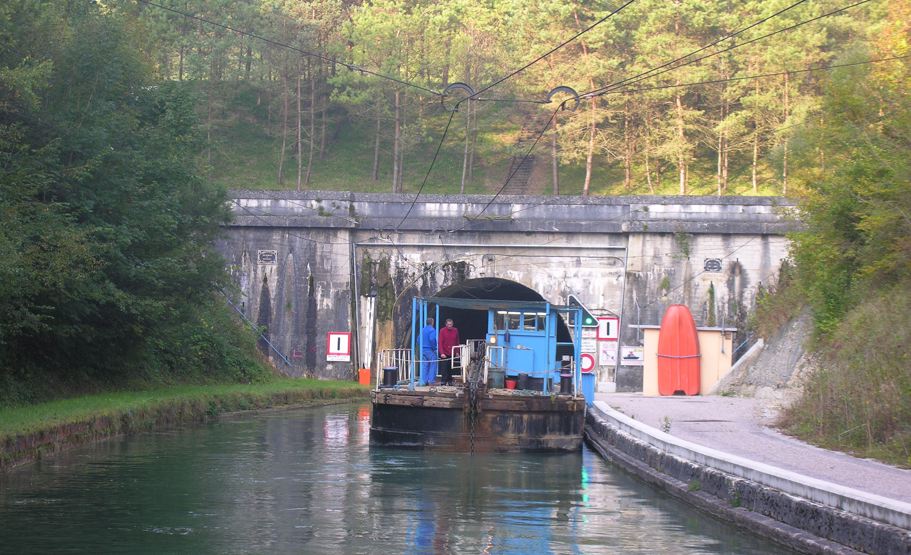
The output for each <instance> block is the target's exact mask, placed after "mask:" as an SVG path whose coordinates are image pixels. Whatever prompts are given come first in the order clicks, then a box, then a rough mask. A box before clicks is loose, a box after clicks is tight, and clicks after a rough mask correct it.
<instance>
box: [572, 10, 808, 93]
mask: <svg viewBox="0 0 911 555" xmlns="http://www.w3.org/2000/svg"><path fill="white" fill-rule="evenodd" d="M804 2H807V0H799V1H798V2H795V3H793V4H791V5H790V6H787V7H785V8H783V9H781V10H778V11H777V12H775V13H773V14H771V15H769V16H767V17H763V18H762V19H760V20H759V21H756V22H754V23H751V24H750V25H748V26H746V27H744V28H743V29H740V30H739V31H735V32H733V33H730V34H728V35H725V36H723V37H721V38H719V39H717V40H714V41H712V42H710V43H708V44H706V45H705V46H703V47H701V48H699V49H698V50H694V51H692V52H690V53H688V54H685V55H683V56H680V57H679V58H675V59H673V60H670V61H668V62H665V63H663V64H661V65H660V66H657V67H653V68H651V69H649V70H646V71H643V72H642V73H639V74H637V75H633V76H632V77H627V78H626V79H623V80H622V81H617V82H614V83H611V84H610V85H606V86H605V87H602V89H604V88H608V87H615V86H619V85H622V84H624V83H627V82H630V81H633V80H639V79H640V78H642V79H644V78H645V77H646V76H648V74H649V73H652V72H654V71H658V70H660V69H664V68H665V67H667V66H669V65H671V64H674V63H677V62H679V61H681V60H684V59H686V58H689V57H690V56H694V55H696V54H698V53H700V52H702V51H704V50H707V49H709V48H711V47H713V46H715V45H716V44H718V43H721V42H724V41H726V40H728V39H732V38H734V37H736V36H737V35H740V34H742V33H745V32H746V31H749V30H750V29H752V28H753V27H757V26H759V25H762V24H763V23H765V22H766V21H768V20H770V19H772V18H773V17H777V16H779V15H781V14H783V13H785V12H787V11H788V10H791V9H793V8H796V7H797V6H799V5H801V4H803V3H804ZM599 90H601V89H595V90H594V91H592V92H589V93H586V94H592V93H593V92H596V91H599ZM583 96H585V95H583Z"/></svg>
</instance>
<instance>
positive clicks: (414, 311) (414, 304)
mask: <svg viewBox="0 0 911 555" xmlns="http://www.w3.org/2000/svg"><path fill="white" fill-rule="evenodd" d="M417 309H418V299H417V297H412V298H411V379H410V380H409V384H408V389H409V391H414V370H415V363H416V362H417V359H416V358H415V356H414V344H415V337H414V333H415V331H416V330H417V326H416V325H415V319H416V318H417Z"/></svg>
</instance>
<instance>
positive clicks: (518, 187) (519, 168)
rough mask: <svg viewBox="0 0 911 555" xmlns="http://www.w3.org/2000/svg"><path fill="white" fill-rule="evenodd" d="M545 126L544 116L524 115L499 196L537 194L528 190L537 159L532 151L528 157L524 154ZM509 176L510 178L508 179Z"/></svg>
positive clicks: (537, 114) (537, 146)
mask: <svg viewBox="0 0 911 555" xmlns="http://www.w3.org/2000/svg"><path fill="white" fill-rule="evenodd" d="M545 125H547V119H546V116H544V114H541V113H533V112H528V113H526V114H524V117H523V123H522V130H521V131H519V137H518V138H517V139H516V142H515V143H514V144H513V147H512V149H513V152H515V154H514V155H513V157H512V159H511V160H510V161H509V168H508V169H507V170H506V174H505V175H504V176H503V183H505V186H504V187H503V191H502V192H501V194H503V195H529V194H535V193H537V192H538V191H532V190H530V189H531V176H532V173H534V170H535V162H536V161H537V158H538V157H537V156H536V155H535V152H534V151H532V152H531V153H529V154H528V156H526V155H525V154H526V153H528V152H529V149H530V148H531V146H532V145H533V144H534V143H535V139H538V136H539V135H540V133H541V129H543V128H544V126H545ZM541 143H542V140H538V144H537V145H536V147H535V150H540V149H541V147H542V144H541ZM510 176H512V177H511V178H510ZM507 180H508V182H507Z"/></svg>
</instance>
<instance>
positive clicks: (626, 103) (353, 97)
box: [111, 0, 882, 195]
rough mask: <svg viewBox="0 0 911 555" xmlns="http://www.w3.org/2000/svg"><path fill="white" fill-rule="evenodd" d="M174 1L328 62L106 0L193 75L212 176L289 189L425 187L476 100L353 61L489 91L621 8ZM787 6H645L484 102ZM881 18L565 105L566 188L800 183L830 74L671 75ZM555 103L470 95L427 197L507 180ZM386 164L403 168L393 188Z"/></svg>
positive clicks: (536, 180) (629, 68)
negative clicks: (824, 78)
mask: <svg viewBox="0 0 911 555" xmlns="http://www.w3.org/2000/svg"><path fill="white" fill-rule="evenodd" d="M170 1H171V0H169V2H170ZM169 5H170V4H169ZM173 5H174V6H175V8H177V9H180V10H185V11H187V12H189V13H192V14H196V15H199V16H200V17H203V18H206V19H209V20H212V21H215V22H218V23H229V24H231V25H232V26H235V27H237V28H242V29H249V30H251V31H253V32H255V33H257V34H258V35H261V36H265V37H269V38H272V39H274V40H276V41H279V42H282V43H285V44H290V45H292V46H294V47H296V48H300V49H302V50H306V51H309V52H316V53H319V54H320V55H322V56H324V58H323V59H317V58H315V57H302V56H300V55H299V53H298V52H294V51H292V50H288V49H284V48H279V47H277V46H275V45H273V44H269V43H267V42H265V41H260V40H255V39H252V38H250V37H243V36H237V35H234V34H232V33H230V32H227V31H226V30H224V29H221V28H219V27H217V26H212V25H207V24H204V23H201V22H198V21H192V20H188V19H185V18H182V17H181V16H179V15H177V14H175V13H172V12H167V11H165V10H161V9H158V8H155V7H153V6H146V5H140V6H135V5H133V4H129V3H125V4H118V5H116V6H115V7H113V8H111V9H113V10H115V11H118V12H121V13H123V14H125V15H127V16H128V19H129V20H130V22H131V25H135V26H136V27H137V28H138V30H139V31H138V32H139V33H140V34H141V35H142V40H141V41H138V42H139V44H140V45H141V47H142V50H143V52H145V53H146V54H145V57H146V59H147V60H148V61H149V63H150V64H151V65H152V66H153V69H154V72H155V75H156V76H157V77H158V78H159V79H161V80H164V81H173V80H177V81H182V82H185V83H186V82H191V86H192V87H193V88H195V89H196V90H198V91H199V92H200V93H201V94H200V96H199V98H200V103H199V105H198V109H199V113H200V114H201V115H203V116H204V119H205V130H206V135H207V139H206V145H205V156H204V159H205V163H206V164H207V165H208V166H210V167H211V168H212V170H213V171H212V175H213V177H214V178H215V179H217V180H218V181H219V182H221V183H222V184H225V185H228V186H231V187H257V188H289V187H292V186H294V185H292V183H294V184H295V185H296V179H293V178H292V176H295V174H296V172H297V169H298V168H301V171H302V173H305V174H306V175H307V176H309V182H307V183H305V184H304V186H305V187H307V188H310V189H337V190H355V191H389V190H393V191H398V190H399V188H404V190H409V191H413V190H416V189H417V187H418V185H419V184H420V183H421V181H422V180H423V179H424V176H425V173H426V170H427V167H428V159H429V158H430V157H432V156H433V154H434V151H435V148H436V144H437V141H438V140H439V139H440V137H441V135H442V130H443V128H444V126H445V125H446V122H447V121H448V118H449V115H450V114H449V112H448V110H449V109H452V108H453V107H454V106H455V104H456V103H457V102H458V101H459V100H460V99H463V97H461V96H460V95H458V94H453V95H451V96H450V97H448V98H446V99H445V101H444V102H443V103H442V104H441V103H440V102H439V99H438V98H437V97H435V96H434V95H433V94H432V93H431V92H428V91H421V90H417V89H414V88H410V87H404V86H401V85H399V84H396V83H393V82H391V81H388V80H381V79H379V78H377V77H375V76H374V75H371V74H369V73H366V72H364V73H362V72H360V71H358V70H357V69H356V67H355V66H357V67H363V68H366V69H367V70H370V71H371V72H379V73H382V74H385V75H388V76H391V77H393V78H395V79H399V80H402V81H407V82H410V83H414V84H416V85H419V86H421V87H425V88H426V89H430V91H441V90H443V89H444V88H445V87H446V86H447V85H449V84H451V83H453V82H457V81H458V82H465V83H468V84H469V85H471V86H472V87H473V88H474V89H475V90H480V89H482V88H484V87H486V86H487V85H488V84H491V83H494V82H496V81H498V80H499V79H500V78H501V77H503V76H505V75H508V74H509V73H510V71H511V70H513V69H515V68H518V67H521V66H523V65H525V64H526V63H527V62H528V61H530V60H532V59H534V58H535V57H536V56H537V55H539V54H543V53H545V52H547V51H548V50H550V49H551V48H552V47H553V46H554V45H555V44H559V43H561V42H563V41H564V40H566V39H567V38H568V37H570V36H573V35H575V34H576V33H578V32H579V31H580V30H581V29H584V28H587V27H588V26H590V25H591V24H593V23H594V22H596V21H599V20H601V19H602V18H603V17H604V16H605V15H607V14H608V13H609V11H610V10H611V9H614V8H616V6H608V5H606V4H604V3H591V2H557V1H551V0H547V1H543V2H542V1H540V0H535V1H531V0H516V1H513V2H500V3H496V2H494V3H490V2H488V3H483V2H482V3H478V2H469V1H466V0H448V1H446V2H431V3H414V2H403V1H401V0H371V1H366V2H339V1H337V0H320V1H315V2H306V3H299V2H290V1H287V0H256V1H254V2H245V3H236V2H234V3H232V2H227V1H226V0H182V1H181V2H176V3H174V4H173ZM780 9H781V6H778V5H777V4H775V3H769V2H764V3H763V2H743V3H739V4H731V3H721V2H706V1H691V2H660V1H658V0H643V1H640V2H636V3H633V4H631V5H630V6H629V7H627V8H625V9H624V10H623V11H622V12H620V13H618V14H617V15H616V16H614V17H611V18H610V19H607V20H606V21H604V22H602V23H601V24H599V25H597V26H595V27H594V28H592V29H591V30H590V31H588V32H587V33H585V34H584V35H583V36H581V37H579V38H578V39H577V40H574V41H572V42H570V43H569V44H567V45H566V46H565V47H563V48H560V49H558V50H556V51H554V52H552V53H550V54H549V55H548V56H547V58H546V59H545V60H543V61H542V62H540V63H536V64H534V65H532V66H530V67H528V68H526V69H525V70H523V71H521V72H519V73H517V74H516V75H514V76H512V77H510V78H509V79H507V80H505V81H503V82H501V83H499V84H497V85H496V88H494V89H491V90H490V91H489V92H486V93H485V95H484V96H485V97H487V98H488V99H491V98H500V99H509V98H522V99H540V98H543V97H544V96H545V95H546V94H547V93H548V91H550V90H552V89H553V88H554V87H557V86H560V85H567V86H571V87H573V88H575V89H576V90H577V91H579V92H584V91H588V90H592V89H596V88H598V87H601V86H605V85H608V84H612V83H616V82H618V81H622V80H624V79H626V78H629V77H632V76H634V75H637V74H639V73H641V72H643V71H646V70H648V69H650V68H653V67H656V66H660V65H662V64H664V63H666V62H668V61H669V60H670V59H672V58H674V57H675V56H681V55H683V54H685V53H687V52H690V51H693V50H696V49H698V48H699V47H700V46H702V45H706V44H709V43H711V42H712V41H715V40H717V39H720V38H721V37H723V36H724V35H725V34H727V33H730V32H732V31H733V30H735V29H738V28H741V27H743V26H744V25H745V24H746V23H747V22H753V21H756V20H758V19H759V18H761V17H764V16H769V15H771V14H773V13H775V12H776V11H778V10H780ZM822 12H823V9H822V8H821V7H820V6H818V5H812V4H804V5H800V6H796V7H795V8H794V9H790V10H788V11H787V12H785V13H783V14H781V15H779V16H777V17H776V19H775V21H777V22H779V24H780V25H781V26H782V27H786V26H788V25H793V24H796V23H798V22H801V21H805V20H807V19H809V18H811V17H814V16H818V15H820V14H821V13H822ZM881 19H882V13H881V9H879V8H874V7H872V6H871V5H864V6H858V7H857V8H852V9H851V11H850V12H848V15H845V16H843V17H827V18H823V19H820V20H818V21H816V22H814V23H812V24H809V25H806V26H798V27H796V28H794V29H792V30H790V31H788V32H786V33H783V34H781V35H779V36H778V37H776V38H775V39H772V40H763V41H758V42H756V43H754V44H751V45H750V46H749V47H748V48H742V49H737V50H733V51H731V52H729V53H725V54H724V55H720V56H713V57H711V58H707V59H706V60H705V61H704V62H700V63H696V64H690V65H683V66H680V67H676V68H674V69H673V71H668V72H666V73H662V74H661V75H655V76H652V77H651V78H648V79H647V80H646V81H644V82H642V84H635V85H633V84H630V88H632V89H634V91H633V92H629V93H627V94H621V93H620V91H616V94H609V95H606V96H603V97H600V98H598V99H596V100H593V101H586V102H583V103H582V104H581V105H580V106H579V107H578V109H576V110H574V111H570V110H565V111H560V112H559V113H558V114H557V116H556V119H555V121H554V125H553V126H552V127H551V129H552V132H553V133H554V135H555V136H556V140H557V143H558V145H557V147H558V148H557V158H558V159H557V165H558V175H559V181H560V185H559V191H560V192H561V193H562V194H631V193H652V194H679V193H685V194H703V195H704V194H744V193H748V194H765V195H768V194H782V193H791V192H793V189H794V185H792V186H791V191H789V190H787V188H786V187H787V182H786V179H785V174H786V173H787V166H788V157H789V154H790V153H791V151H792V150H793V148H794V144H795V143H796V142H799V141H797V140H796V139H795V138H794V136H795V133H796V132H798V131H799V130H800V129H801V126H802V125H803V124H804V123H806V122H807V121H810V120H812V119H813V118H814V117H815V115H816V114H818V111H819V96H820V86H819V83H820V79H819V78H818V77H817V75H818V74H814V73H800V74H791V75H788V76H779V77H771V78H766V79H759V80H751V79H743V80H741V81H733V82H728V83H715V84H705V85H694V86H688V87H682V88H676V85H678V84H680V83H686V82H691V81H701V80H711V79H718V78H745V77H748V76H750V75H755V74H759V73H766V72H773V71H783V70H787V69H803V68H805V67H807V66H810V65H821V64H824V63H826V62H828V61H831V60H832V59H833V58H834V57H835V56H836V55H837V54H838V52H839V51H840V50H841V48H842V46H843V45H844V44H845V43H847V42H849V41H850V40H851V39H853V38H856V37H860V36H862V35H863V33H864V32H865V31H866V30H867V29H872V28H875V27H876V24H877V23H878V22H879V21H880V20H881ZM754 31H755V30H754ZM752 32H753V31H751V33H752ZM749 36H750V38H752V36H753V35H752V34H750V35H749ZM746 37H747V36H744V37H743V38H744V39H746ZM730 44H731V43H730V42H727V43H722V44H721V45H719V48H720V47H721V46H727V45H730ZM299 83H300V84H301V85H302V87H301V90H300V92H298V84H299ZM640 89H648V90H640ZM396 99H397V100H396ZM557 100H563V98H562V97H561V98H558V99H557ZM443 105H445V109H444V107H443ZM396 106H398V108H396ZM555 107H556V106H555V103H552V104H549V105H540V106H536V105H532V104H527V103H508V102H507V103H496V102H473V103H472V104H471V106H469V103H467V102H463V103H462V104H461V105H460V107H459V112H458V113H456V114H455V117H454V118H453V125H452V126H451V127H450V128H449V130H448V133H447V136H446V140H445V141H444V144H443V148H442V150H441V154H440V157H439V159H438V161H437V164H436V167H435V171H434V172H433V173H432V174H431V175H430V176H429V180H428V187H427V188H425V191H426V192H434V193H454V192H458V191H460V190H461V189H462V188H463V182H462V178H463V175H464V176H465V183H464V188H465V190H466V192H482V193H489V192H493V191H496V190H498V189H499V188H500V186H501V185H502V184H503V179H504V175H505V173H506V171H507V168H508V167H509V165H510V162H511V158H512V155H513V154H514V153H516V152H524V150H525V146H522V145H518V143H517V139H518V138H519V137H520V136H522V135H523V129H524V135H527V134H529V133H530V134H531V135H534V134H536V133H537V131H538V130H539V129H542V128H543V127H544V121H545V120H546V118H548V117H549V116H550V114H551V113H552V112H553V109H554V108H555ZM298 121H300V131H301V134H300V137H301V139H300V143H301V144H300V145H298V144H297V143H298V140H297V137H298ZM551 138H552V135H551V134H550V132H549V133H548V134H547V135H545V136H544V137H542V141H540V143H539V145H538V147H537V149H536V150H535V152H534V154H535V156H536V157H537V162H536V166H537V170H536V172H535V174H534V175H533V177H532V178H531V179H532V182H531V184H530V186H529V188H528V192H532V193H542V192H545V191H548V192H549V191H551V190H552V183H550V181H551V178H550V175H551V174H550V172H549V171H547V170H549V166H550V164H551V157H550V152H549V149H548V148H547V146H548V145H549V144H550V141H551ZM299 146H300V147H301V148H300V149H298V147H299ZM311 148H312V149H313V152H314V156H313V157H312V158H311V156H310V150H311ZM374 154H376V156H377V158H376V159H375V158H374ZM791 165H792V166H793V162H791ZM393 167H395V168H398V170H400V171H399V173H400V174H401V175H402V176H403V178H402V181H401V182H400V183H398V184H392V186H391V187H390V184H391V181H392V177H393V175H394V172H393ZM792 173H793V168H792Z"/></svg>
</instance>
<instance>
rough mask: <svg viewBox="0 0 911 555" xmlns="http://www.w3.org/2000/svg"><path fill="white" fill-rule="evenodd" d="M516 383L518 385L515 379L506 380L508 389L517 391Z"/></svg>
mask: <svg viewBox="0 0 911 555" xmlns="http://www.w3.org/2000/svg"><path fill="white" fill-rule="evenodd" d="M516 383H517V382H516V380H515V379H513V378H506V389H515V388H516Z"/></svg>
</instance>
